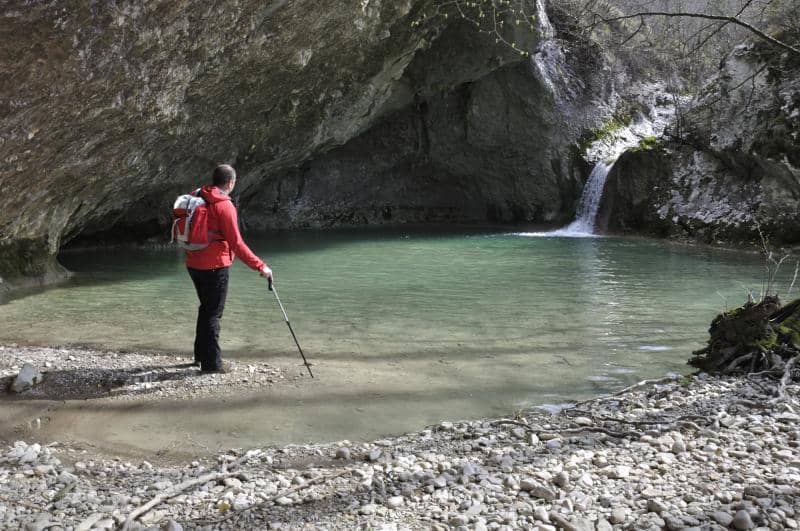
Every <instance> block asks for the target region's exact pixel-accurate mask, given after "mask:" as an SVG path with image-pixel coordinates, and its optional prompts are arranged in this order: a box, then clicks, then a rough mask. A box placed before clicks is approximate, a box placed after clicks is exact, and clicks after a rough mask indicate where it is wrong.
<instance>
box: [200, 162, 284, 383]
mask: <svg viewBox="0 0 800 531" xmlns="http://www.w3.org/2000/svg"><path fill="white" fill-rule="evenodd" d="M212 182H213V185H212V186H203V187H202V188H201V189H200V195H201V196H202V197H203V199H204V200H205V201H206V203H207V204H208V231H209V239H210V240H211V243H210V244H209V245H208V247H206V248H205V249H201V250H199V251H186V268H187V269H188V270H189V276H190V277H191V278H192V282H194V287H195V289H196V290H197V298H198V299H200V308H199V310H198V312H197V329H196V332H195V339H194V362H195V365H198V364H199V365H200V370H201V371H203V372H225V369H224V368H223V366H222V350H221V349H220V347H219V320H220V318H222V311H223V310H224V309H225V298H226V297H227V295H228V268H229V267H230V265H231V264H232V263H233V259H234V258H235V257H237V256H238V257H239V258H240V259H241V260H242V261H243V262H244V263H245V264H247V266H248V267H250V269H253V270H255V271H258V272H259V273H260V274H261V276H262V277H265V278H267V279H268V280H270V281H271V280H272V270H271V269H270V268H269V266H267V264H265V263H264V261H263V260H261V259H260V258H259V257H257V256H256V255H255V254H253V251H251V250H250V248H249V247H248V246H247V244H246V243H244V240H243V239H242V235H241V233H240V232H239V220H238V216H237V214H236V207H235V206H233V203H232V202H231V198H230V193H231V190H233V187H234V186H236V170H234V169H233V167H231V166H229V165H227V164H222V165H220V166H217V167H216V168H215V169H214V173H213V176H212Z"/></svg>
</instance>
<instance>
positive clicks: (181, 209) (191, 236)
mask: <svg viewBox="0 0 800 531" xmlns="http://www.w3.org/2000/svg"><path fill="white" fill-rule="evenodd" d="M172 217H173V222H172V239H171V240H170V243H173V242H177V243H178V246H179V247H180V248H181V249H184V250H186V251H200V250H202V249H205V248H206V247H208V245H209V244H210V243H211V241H212V240H211V238H210V237H209V236H210V234H211V233H210V232H209V230H208V203H206V200H205V199H203V196H202V194H201V193H200V188H198V189H197V190H195V191H194V192H192V193H191V194H184V195H181V196H178V198H177V199H176V200H175V204H174V205H173V206H172Z"/></svg>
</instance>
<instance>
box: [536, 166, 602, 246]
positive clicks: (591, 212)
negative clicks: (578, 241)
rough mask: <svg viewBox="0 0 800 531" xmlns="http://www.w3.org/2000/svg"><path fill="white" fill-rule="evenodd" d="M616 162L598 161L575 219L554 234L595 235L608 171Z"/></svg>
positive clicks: (584, 190)
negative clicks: (595, 225)
mask: <svg viewBox="0 0 800 531" xmlns="http://www.w3.org/2000/svg"><path fill="white" fill-rule="evenodd" d="M612 166H614V162H611V163H606V162H602V161H601V162H598V163H597V164H596V165H595V167H594V169H593V170H592V173H591V174H589V179H587V181H586V185H585V186H584V187H583V193H582V194H581V200H580V202H579V203H578V210H577V212H576V214H575V221H573V222H572V223H570V224H569V225H567V226H566V227H564V228H563V229H559V230H556V231H553V232H551V233H550V235H552V236H578V237H580V236H592V235H594V224H595V220H596V219H597V211H598V210H599V209H600V200H601V199H602V198H603V188H604V187H605V185H606V178H607V177H608V172H609V171H611V167H612Z"/></svg>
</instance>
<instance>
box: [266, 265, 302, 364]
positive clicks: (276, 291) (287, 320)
mask: <svg viewBox="0 0 800 531" xmlns="http://www.w3.org/2000/svg"><path fill="white" fill-rule="evenodd" d="M268 281H269V283H268V284H267V287H268V288H269V290H270V291H271V292H272V293H274V294H275V299H276V300H277V301H278V306H280V307H281V311H282V312H283V318H284V320H286V324H287V325H288V326H289V332H291V333H292V338H293V339H294V344H295V345H297V350H299V351H300V356H302V357H303V363H305V365H306V369H308V374H310V375H311V377H312V378H313V377H314V373H313V372H311V365H309V364H308V361H307V360H306V355H305V354H303V349H302V348H300V342H299V341H297V336H296V335H294V330H292V324H291V323H290V322H289V316H288V315H286V310H284V309H283V304H281V298H280V297H278V290H277V289H276V288H275V286H274V285H273V284H272V279H271V278H270V279H268Z"/></svg>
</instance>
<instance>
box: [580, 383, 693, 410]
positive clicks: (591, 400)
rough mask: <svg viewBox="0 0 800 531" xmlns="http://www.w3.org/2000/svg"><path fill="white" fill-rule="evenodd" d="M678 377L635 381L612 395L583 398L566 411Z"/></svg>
mask: <svg viewBox="0 0 800 531" xmlns="http://www.w3.org/2000/svg"><path fill="white" fill-rule="evenodd" d="M677 379H678V377H677V376H665V377H664V378H657V379H654V380H642V381H641V382H638V383H635V384H633V385H631V386H628V387H626V388H625V389H622V390H620V391H617V392H616V393H612V394H610V395H603V396H598V397H595V398H590V399H588V400H582V401H580V402H576V403H574V404H572V405H571V406H570V407H568V408H565V411H566V410H568V409H574V408H576V407H578V406H582V405H584V404H589V403H591V402H597V401H600V400H608V399H609V398H615V397H617V396H620V395H624V394H625V393H627V392H629V391H632V390H634V389H638V388H639V387H644V386H646V385H658V384H662V383H667V382H674V381H675V380H677Z"/></svg>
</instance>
